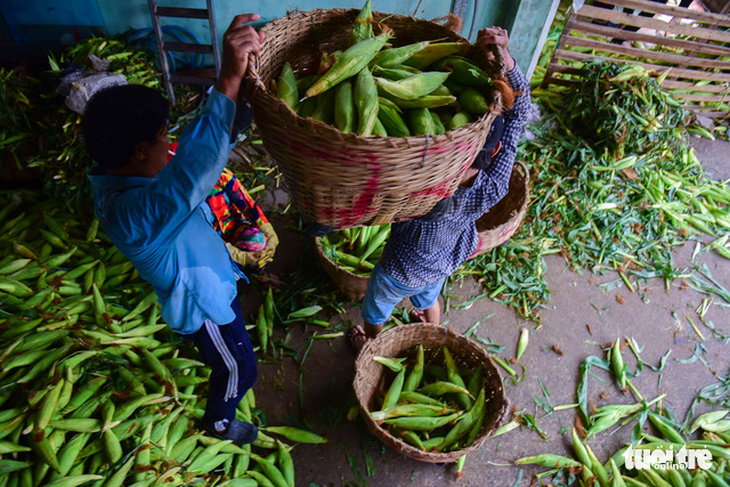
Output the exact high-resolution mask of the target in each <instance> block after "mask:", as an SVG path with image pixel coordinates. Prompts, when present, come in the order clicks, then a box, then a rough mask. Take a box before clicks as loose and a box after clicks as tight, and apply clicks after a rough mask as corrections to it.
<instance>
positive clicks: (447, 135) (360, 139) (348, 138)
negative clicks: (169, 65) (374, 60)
mask: <svg viewBox="0 0 730 487" xmlns="http://www.w3.org/2000/svg"><path fill="white" fill-rule="evenodd" d="M359 11H360V9H356V8H351V9H344V8H330V9H323V8H315V9H310V10H305V11H301V10H295V11H292V12H288V13H287V15H286V16H284V17H280V18H278V19H274V20H272V21H271V22H269V23H267V24H266V25H265V26H264V27H262V29H261V32H263V33H264V34H266V33H267V32H268V30H271V29H273V28H274V27H276V26H278V25H279V24H285V23H286V22H289V21H291V20H292V19H294V18H295V16H301V15H307V14H311V13H312V12H332V13H335V14H336V13H340V14H342V15H347V14H348V13H350V14H352V13H357V12H359ZM372 15H373V18H381V19H386V18H388V17H397V18H403V19H407V20H410V21H413V22H427V23H432V24H433V25H434V26H439V27H443V26H441V25H440V24H437V23H435V22H433V21H431V20H427V19H421V18H417V17H413V16H406V15H397V14H396V15H393V14H387V13H384V12H380V11H373V12H372ZM267 28H268V29H267ZM451 32H453V34H454V36H456V37H458V41H459V42H464V43H465V44H467V45H472V44H471V43H470V42H469V41H468V39H466V38H465V37H463V36H462V35H461V34H459V33H457V32H454V31H451ZM499 55H500V52H499V51H495V56H497V62H498V63H499V64H501V65H504V63H503V62H500V61H499ZM251 59H252V62H249V65H248V69H247V71H246V78H247V79H249V81H250V82H249V83H247V85H248V86H250V88H249V90H250V96H249V98H250V100H251V102H252V104H254V103H258V101H259V97H261V98H266V103H272V102H273V103H279V104H283V105H284V106H286V107H287V108H288V109H289V111H290V112H291V115H293V117H294V120H295V121H296V122H297V123H305V122H306V123H311V124H313V125H314V126H315V127H317V128H318V130H321V131H323V132H322V135H323V136H326V137H334V138H336V139H340V140H342V141H345V142H347V143H348V144H353V143H354V144H356V145H368V144H369V143H370V142H372V141H373V140H384V141H390V142H391V143H392V144H394V147H393V148H398V147H397V146H396V145H395V144H396V142H395V141H400V142H403V143H405V144H406V145H407V146H412V145H413V144H418V143H420V142H421V141H423V140H424V139H425V141H426V144H427V145H430V142H429V140H433V143H434V144H437V143H440V142H442V141H449V140H453V139H454V138H457V137H459V134H465V133H467V131H471V127H473V126H474V125H476V124H481V123H484V122H485V121H486V119H487V118H488V117H490V116H493V114H495V113H500V112H501V111H502V109H503V101H502V96H501V93H500V92H499V90H496V91H495V101H494V102H493V103H492V104H491V106H490V109H489V111H487V112H486V113H485V114H483V115H481V116H480V117H478V118H477V119H476V120H474V121H472V122H470V123H468V124H466V125H465V126H463V127H460V128H458V129H456V130H448V131H446V132H444V133H442V134H437V135H409V136H408V137H393V136H390V135H389V136H387V137H382V136H380V135H374V136H368V137H366V136H362V135H358V134H356V133H345V132H341V131H340V130H339V129H337V127H335V126H333V125H330V124H327V123H325V122H322V121H321V120H314V119H313V118H311V117H306V118H305V117H302V116H300V115H299V114H298V113H296V111H294V110H292V109H291V107H289V106H288V105H286V103H285V102H284V101H283V100H281V99H280V98H279V97H277V96H276V95H275V94H274V93H273V92H272V91H271V90H270V89H269V88H267V87H266V86H265V85H264V84H263V82H262V81H261V77H260V76H259V71H258V67H259V63H260V55H258V56H252V58H251ZM269 97H270V98H273V101H272V100H269V99H268V98H269Z"/></svg>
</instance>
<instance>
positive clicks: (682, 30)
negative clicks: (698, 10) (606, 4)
mask: <svg viewBox="0 0 730 487" xmlns="http://www.w3.org/2000/svg"><path fill="white" fill-rule="evenodd" d="M577 15H579V16H580V17H589V18H593V19H600V20H606V21H608V22H613V23H614V24H624V25H633V26H636V27H646V28H648V29H654V30H660V31H664V32H669V33H672V34H675V35H686V36H690V37H696V38H699V39H707V40H710V41H718V42H728V43H730V33H728V32H723V31H720V30H716V29H706V28H704V27H695V26H689V25H683V24H675V23H671V22H664V21H662V20H657V19H654V18H651V17H641V16H639V15H630V14H626V13H623V12H616V11H614V10H609V9H606V8H599V7H593V6H591V5H586V6H584V7H582V8H581V9H580V10H579V11H578V12H577ZM620 32H621V30H620V29H616V33H617V35H616V37H621V36H620V35H619V33H620Z"/></svg>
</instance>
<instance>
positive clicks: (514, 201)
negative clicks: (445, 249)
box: [470, 161, 530, 258]
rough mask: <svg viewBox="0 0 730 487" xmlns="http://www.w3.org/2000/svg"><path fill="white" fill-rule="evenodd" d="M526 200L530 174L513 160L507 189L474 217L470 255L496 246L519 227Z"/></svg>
mask: <svg viewBox="0 0 730 487" xmlns="http://www.w3.org/2000/svg"><path fill="white" fill-rule="evenodd" d="M529 202H530V176H529V173H528V171H527V167H526V166H525V164H524V163H522V162H519V161H518V162H515V165H514V168H513V169H512V175H511V176H510V180H509V192H508V193H507V195H505V197H504V198H502V199H501V200H500V201H499V203H497V204H496V205H494V206H493V207H492V208H490V210H489V211H488V212H487V213H485V214H484V216H482V217H481V218H480V219H479V220H477V221H476V226H477V232H479V243H478V244H477V249H476V250H475V251H474V253H473V254H472V255H471V257H470V258H473V257H476V256H477V255H481V254H483V253H485V252H488V251H490V250H492V249H493V248H495V247H498V246H500V245H502V244H503V243H505V242H506V241H507V240H509V239H510V237H511V236H512V235H514V233H515V232H516V231H517V229H518V228H519V227H520V223H522V219H523V218H524V217H525V215H526V214H527V208H528V203H529Z"/></svg>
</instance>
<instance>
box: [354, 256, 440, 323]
mask: <svg viewBox="0 0 730 487" xmlns="http://www.w3.org/2000/svg"><path fill="white" fill-rule="evenodd" d="M445 280H446V278H443V279H441V280H439V281H438V282H435V283H434V284H429V285H428V286H423V287H419V288H413V287H407V286H404V285H403V284H401V283H400V282H399V281H397V280H396V279H394V278H393V277H391V276H390V275H388V273H387V272H385V270H383V268H382V267H380V263H379V262H378V263H377V264H375V269H373V272H372V274H370V280H369V281H368V289H367V291H366V292H365V297H364V298H363V300H362V317H363V319H364V320H365V321H366V322H367V323H370V324H371V325H382V324H383V323H385V322H386V321H388V319H389V318H390V315H391V314H392V313H393V309H394V308H395V306H396V305H397V304H398V303H400V302H401V301H402V300H403V299H405V298H411V303H413V306H415V307H416V308H417V309H419V310H421V311H423V310H426V309H428V308H430V307H431V306H433V305H434V304H436V301H437V300H438V298H439V294H440V293H441V288H442V287H443V285H444V281H445Z"/></svg>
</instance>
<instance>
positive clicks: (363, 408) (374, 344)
mask: <svg viewBox="0 0 730 487" xmlns="http://www.w3.org/2000/svg"><path fill="white" fill-rule="evenodd" d="M413 328H422V329H424V330H427V329H431V330H439V332H440V333H444V334H445V335H452V338H454V339H457V340H460V339H464V340H467V341H469V342H471V343H473V344H474V346H475V347H476V348H477V349H478V350H479V355H480V356H481V357H482V359H483V361H484V363H488V364H489V365H490V366H491V367H492V368H493V372H494V373H495V374H496V376H497V380H496V381H495V383H497V384H499V386H498V392H499V393H500V395H501V405H500V407H499V410H498V413H497V415H496V418H495V427H494V428H492V429H490V430H487V431H483V432H481V433H480V434H479V436H478V437H477V438H476V439H475V440H474V442H473V443H472V444H471V445H469V446H466V447H464V448H462V449H460V450H453V451H449V452H429V451H424V450H420V449H418V448H416V447H414V446H412V445H410V444H408V443H406V442H405V441H403V440H401V439H399V438H397V437H396V436H393V435H391V434H390V433H389V432H388V431H387V430H386V429H384V428H382V427H381V426H380V425H379V424H378V423H377V422H375V421H374V420H373V419H372V417H371V416H370V414H369V409H368V406H367V404H366V403H365V400H364V398H363V397H361V394H359V388H358V387H356V384H357V382H358V381H359V379H360V371H361V370H362V369H363V367H362V364H363V363H364V361H365V360H366V359H368V358H371V357H372V356H373V355H375V354H376V352H377V350H378V347H379V345H380V344H382V343H383V342H385V341H387V340H390V339H391V335H397V334H398V333H403V332H404V331H405V330H407V329H408V330H410V329H413ZM484 359H486V360H484ZM353 389H354V390H355V396H356V398H357V402H358V405H359V407H360V413H361V416H362V417H363V420H364V421H365V422H366V424H367V426H368V428H369V429H370V430H371V432H373V434H375V436H377V437H378V439H380V440H381V441H383V442H384V443H385V444H388V443H389V442H392V443H394V445H388V446H391V447H392V448H393V449H395V450H396V451H398V453H400V454H401V455H404V456H406V457H409V458H413V459H415V460H419V461H425V462H429V463H450V462H454V461H456V460H457V459H458V458H459V457H462V456H464V455H466V454H468V453H470V452H473V451H476V450H478V449H479V448H480V447H481V446H482V444H483V443H484V442H485V441H486V440H487V439H489V437H491V436H492V434H494V432H495V431H496V429H497V428H496V425H497V424H498V423H500V422H501V421H502V419H503V417H504V414H505V412H506V411H507V408H508V405H509V401H508V400H507V397H506V394H505V388H504V380H503V377H502V374H501V373H500V371H499V368H498V367H497V366H496V365H495V364H494V361H493V360H492V358H491V357H490V356H489V354H488V353H487V352H486V350H485V349H484V348H483V347H481V346H479V345H478V344H477V343H476V342H475V341H474V340H472V339H471V338H469V337H466V336H464V335H463V334H460V333H456V332H454V331H453V330H451V329H449V328H448V327H446V326H442V325H437V324H433V323H407V324H403V325H397V326H394V327H393V328H390V329H388V330H385V331H383V332H381V333H379V334H378V336H377V337H376V338H375V339H373V340H368V342H367V343H366V344H365V346H363V348H362V349H361V350H360V352H359V353H358V355H357V359H356V361H355V378H354V380H353ZM385 438H387V441H386V440H385Z"/></svg>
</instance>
